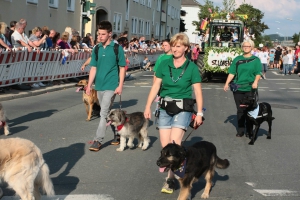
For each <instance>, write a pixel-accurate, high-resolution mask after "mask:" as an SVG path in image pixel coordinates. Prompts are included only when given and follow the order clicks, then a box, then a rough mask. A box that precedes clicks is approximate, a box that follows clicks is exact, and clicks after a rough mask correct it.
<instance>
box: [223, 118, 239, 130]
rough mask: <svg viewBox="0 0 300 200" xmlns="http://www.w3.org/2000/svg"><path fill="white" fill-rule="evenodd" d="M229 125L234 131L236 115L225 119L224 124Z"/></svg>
mask: <svg viewBox="0 0 300 200" xmlns="http://www.w3.org/2000/svg"><path fill="white" fill-rule="evenodd" d="M228 122H229V123H231V124H232V125H233V126H234V127H235V128H236V129H237V123H236V115H230V116H228V117H227V119H226V120H225V121H224V123H228Z"/></svg>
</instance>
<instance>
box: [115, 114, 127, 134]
mask: <svg viewBox="0 0 300 200" xmlns="http://www.w3.org/2000/svg"><path fill="white" fill-rule="evenodd" d="M128 121H129V120H128V118H127V117H126V118H125V122H128ZM125 122H124V124H125ZM124 124H120V125H119V126H117V130H118V131H120V130H121V129H122V128H123V126H124Z"/></svg>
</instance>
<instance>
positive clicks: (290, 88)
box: [289, 88, 300, 90]
mask: <svg viewBox="0 0 300 200" xmlns="http://www.w3.org/2000/svg"><path fill="white" fill-rule="evenodd" d="M289 89H290V90H300V88H289Z"/></svg>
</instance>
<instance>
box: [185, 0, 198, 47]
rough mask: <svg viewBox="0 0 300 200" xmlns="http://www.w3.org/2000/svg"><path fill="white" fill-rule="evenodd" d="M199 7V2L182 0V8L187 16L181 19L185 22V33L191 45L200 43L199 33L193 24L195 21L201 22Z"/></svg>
mask: <svg viewBox="0 0 300 200" xmlns="http://www.w3.org/2000/svg"><path fill="white" fill-rule="evenodd" d="M199 5H200V4H199V2H198V1H196V0H182V7H181V8H182V10H183V11H185V13H186V14H185V16H182V17H181V18H182V19H183V20H184V23H185V29H186V31H185V33H186V34H187V35H188V37H189V39H190V42H191V43H199V36H198V33H199V31H196V26H194V25H193V24H192V22H193V21H199V17H198V13H199V11H200V8H199Z"/></svg>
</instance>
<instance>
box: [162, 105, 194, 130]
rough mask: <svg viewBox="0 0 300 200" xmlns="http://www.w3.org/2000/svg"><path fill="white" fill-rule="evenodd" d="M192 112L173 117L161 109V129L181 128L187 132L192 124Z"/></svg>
mask: <svg viewBox="0 0 300 200" xmlns="http://www.w3.org/2000/svg"><path fill="white" fill-rule="evenodd" d="M191 118H192V113H191V112H180V113H178V114H177V115H174V116H171V115H168V114H167V112H166V111H165V110H163V109H160V114H159V118H158V128H159V129H170V128H172V127H176V128H181V129H183V130H187V129H188V127H189V124H190V123H191Z"/></svg>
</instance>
